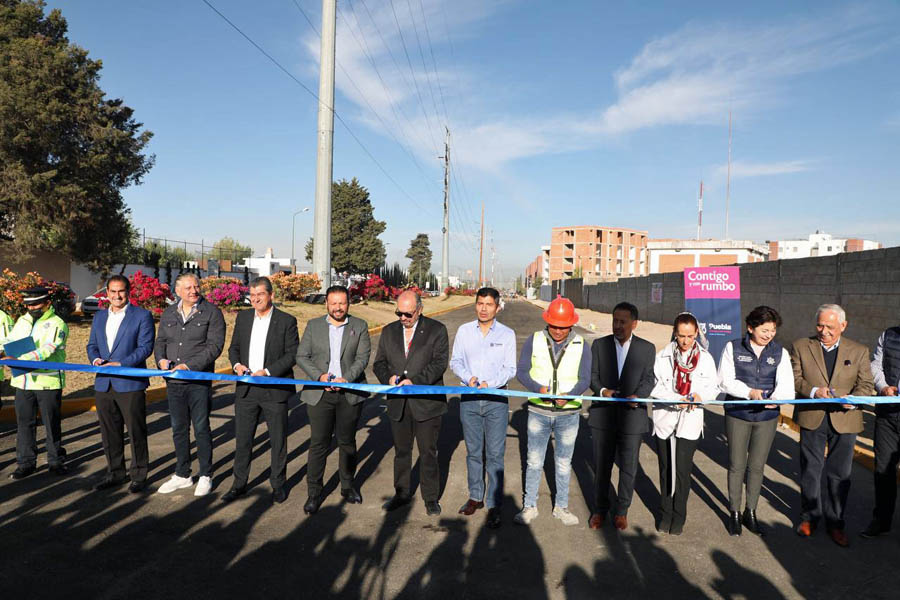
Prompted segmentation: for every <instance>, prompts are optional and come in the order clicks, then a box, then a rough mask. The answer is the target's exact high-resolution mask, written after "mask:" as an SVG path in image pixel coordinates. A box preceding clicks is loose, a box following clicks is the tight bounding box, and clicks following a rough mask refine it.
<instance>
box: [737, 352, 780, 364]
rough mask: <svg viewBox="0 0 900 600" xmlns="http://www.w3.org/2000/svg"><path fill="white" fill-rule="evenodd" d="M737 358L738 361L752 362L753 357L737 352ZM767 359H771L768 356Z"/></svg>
mask: <svg viewBox="0 0 900 600" xmlns="http://www.w3.org/2000/svg"><path fill="white" fill-rule="evenodd" d="M737 359H738V362H753V357H752V356H746V355H744V354H739V355H738V357H737ZM769 360H772V359H771V358H770V359H769ZM773 362H774V361H773ZM770 364H771V363H770Z"/></svg>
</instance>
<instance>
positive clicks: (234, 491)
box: [222, 487, 247, 504]
mask: <svg viewBox="0 0 900 600" xmlns="http://www.w3.org/2000/svg"><path fill="white" fill-rule="evenodd" d="M246 493H247V488H245V487H236V488H231V489H230V490H228V491H227V492H225V495H224V496H222V502H224V503H225V504H228V503H229V502H234V501H235V500H237V499H238V498H240V497H241V496H243V495H244V494H246Z"/></svg>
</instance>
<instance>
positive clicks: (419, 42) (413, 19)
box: [406, 0, 441, 119]
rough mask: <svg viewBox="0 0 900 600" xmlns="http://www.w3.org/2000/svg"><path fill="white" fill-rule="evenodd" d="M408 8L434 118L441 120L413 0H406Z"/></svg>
mask: <svg viewBox="0 0 900 600" xmlns="http://www.w3.org/2000/svg"><path fill="white" fill-rule="evenodd" d="M406 6H407V8H409V20H410V21H411V22H412V26H413V31H414V32H415V34H416V46H418V47H419V58H421V59H422V70H423V71H424V72H425V82H426V83H428V92H429V94H431V105H432V106H433V107H434V116H435V118H437V119H440V118H441V115H440V113H439V112H438V107H437V102H436V101H435V99H434V86H433V85H431V77H430V76H429V75H428V65H427V64H425V53H424V52H422V40H421V39H419V27H418V25H416V15H414V14H413V9H412V2H411V0H406Z"/></svg>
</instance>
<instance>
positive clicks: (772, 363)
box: [766, 356, 775, 365]
mask: <svg viewBox="0 0 900 600" xmlns="http://www.w3.org/2000/svg"><path fill="white" fill-rule="evenodd" d="M766 364H767V365H774V364H775V358H774V357H772V356H770V357H769V358H767V359H766Z"/></svg>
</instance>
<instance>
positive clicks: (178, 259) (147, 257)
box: [139, 240, 197, 266]
mask: <svg viewBox="0 0 900 600" xmlns="http://www.w3.org/2000/svg"><path fill="white" fill-rule="evenodd" d="M139 258H140V262H143V263H144V264H147V265H155V264H158V263H159V262H164V263H165V262H171V263H172V264H175V265H179V266H181V265H182V264H183V263H184V262H185V261H189V260H196V258H197V255H196V253H194V252H189V251H187V250H185V249H184V247H183V246H169V245H167V244H160V243H159V242H158V241H156V240H148V241H147V242H145V243H144V248H143V254H142V255H141V256H140V257H139Z"/></svg>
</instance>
